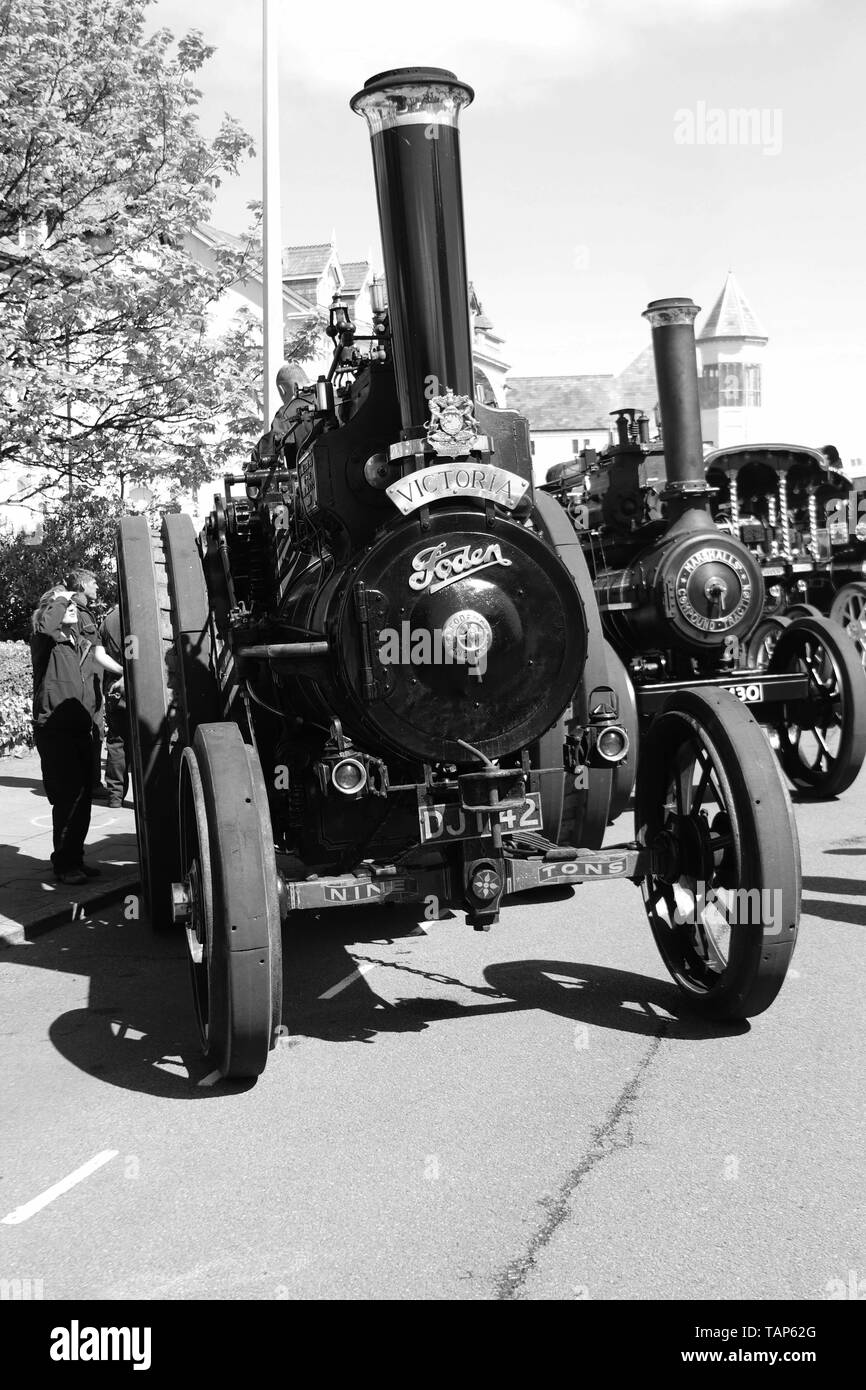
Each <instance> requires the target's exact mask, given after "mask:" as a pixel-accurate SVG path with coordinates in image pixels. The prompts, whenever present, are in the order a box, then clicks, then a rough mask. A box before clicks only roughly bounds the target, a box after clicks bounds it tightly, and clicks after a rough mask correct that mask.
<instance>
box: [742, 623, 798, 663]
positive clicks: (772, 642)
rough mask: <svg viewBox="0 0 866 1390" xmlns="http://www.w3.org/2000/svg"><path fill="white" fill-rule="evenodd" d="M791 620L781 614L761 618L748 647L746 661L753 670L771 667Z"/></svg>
mask: <svg viewBox="0 0 866 1390" xmlns="http://www.w3.org/2000/svg"><path fill="white" fill-rule="evenodd" d="M790 622H791V620H790V618H783V617H781V616H778V617H772V616H767V617H764V618H762V619H761V621H760V622H759V623H758V626H757V627H756V628H755V630H754V632H753V633H752V635H751V637H750V638H749V643H748V647H747V648H746V661H747V664H748V665H749V666H750V667H751V668H752V669H753V670H755V671H766V670H767V669H768V668H769V665H770V662H771V661H772V659H773V652H774V651H775V650H776V645H777V643H778V641H779V638H780V637H781V635H782V633H783V632H784V631H785V629H786V628H787V627H788V626H789V625H790Z"/></svg>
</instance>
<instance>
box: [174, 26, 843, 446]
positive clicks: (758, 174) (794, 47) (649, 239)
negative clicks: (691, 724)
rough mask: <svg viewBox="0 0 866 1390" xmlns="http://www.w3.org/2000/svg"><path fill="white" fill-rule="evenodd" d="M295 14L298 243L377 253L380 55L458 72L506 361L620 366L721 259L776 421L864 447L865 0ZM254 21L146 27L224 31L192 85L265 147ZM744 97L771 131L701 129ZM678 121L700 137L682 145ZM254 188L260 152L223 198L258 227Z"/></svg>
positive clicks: (209, 35) (476, 250)
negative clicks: (372, 82)
mask: <svg viewBox="0 0 866 1390" xmlns="http://www.w3.org/2000/svg"><path fill="white" fill-rule="evenodd" d="M281 10H282V36H281V50H280V84H281V89H280V99H281V163H282V172H283V238H284V242H285V243H286V244H298V243H304V242H316V241H326V240H328V238H329V237H330V235H331V231H332V229H335V230H336V236H337V246H338V249H339V252H340V254H341V256H342V257H343V258H344V259H347V260H350V259H356V258H363V257H364V256H366V255H367V253H368V251H369V250H370V249H372V251H373V257H374V260H375V261H376V263H377V265H381V256H380V252H379V246H378V240H379V234H378V225H377V219H376V209H375V200H374V190H373V177H372V166H371V160H370V151H369V144H368V136H367V129H366V124H365V123H364V122H363V121H362V120H361V119H360V118H359V117H358V116H355V115H354V114H353V113H352V112H351V111H350V110H349V106H348V101H349V97H350V96H351V95H352V94H353V92H355V91H356V90H357V89H358V88H359V87H361V86H362V85H363V83H364V80H365V79H366V78H367V77H369V76H370V75H371V74H372V73H374V72H378V71H381V70H382V69H385V68H390V67H398V66H404V65H420V64H425V65H427V64H432V65H436V66H441V67H447V68H451V69H452V70H453V71H455V72H456V73H457V75H458V76H459V77H461V78H462V79H463V80H464V81H467V82H469V83H470V85H472V86H473V87H474V88H475V93H476V96H475V102H474V104H473V105H472V106H470V107H469V108H468V109H467V110H465V111H464V113H463V116H462V118H461V120H462V144H463V176H464V197H465V204H466V212H467V241H468V250H469V266H470V274H471V276H472V279H473V280H474V282H475V285H476V289H477V290H478V293H479V295H480V297H481V299H482V301H483V303H484V307H485V310H486V311H487V313H488V314H490V316H491V318H492V320H493V323H494V327H495V328H496V330H497V332H499V333H501V334H502V335H503V337H504V338H505V340H506V345H505V346H506V355H507V357H508V359H509V361H510V362H511V364H512V372H513V374H514V375H533V374H551V375H566V374H570V373H573V372H615V371H619V370H621V369H622V367H624V366H625V365H626V364H627V362H629V361H630V360H631V358H632V357H634V356H635V355H636V354H637V353H638V352H639V351H640V349H641V348H642V347H643V346H644V345H645V344H646V343H647V342H648V341H649V337H648V334H649V330H648V328H647V326H646V324H645V322H644V321H643V320H642V319H641V317H640V313H641V310H642V309H644V308H645V306H646V304H647V302H648V301H649V300H650V299H658V298H661V297H663V296H667V295H675V294H685V295H690V296H691V297H692V298H693V299H695V300H696V301H697V302H698V303H699V304H702V305H703V307H704V308H705V309H708V308H709V307H710V306H711V304H712V302H713V301H714V300H715V298H716V296H717V295H718V292H719V290H720V289H721V286H722V283H723V281H724V277H725V274H726V272H727V270H728V269H729V267H730V268H732V269H733V270H734V272H735V274H736V276H737V279H738V281H739V283H740V285H741V286H742V289H743V290H744V292H745V294H746V296H747V297H748V298H749V299H750V301H751V303H752V305H753V307H754V309H755V311H756V312H757V314H758V316H759V318H760V319H761V320H762V321H763V323H764V325H765V327H766V330H767V332H768V334H769V337H770V343H769V347H768V349H767V356H766V366H765V370H764V384H765V407H766V408H765V415H766V419H767V425H768V430H767V433H768V435H769V434H772V435H773V436H774V437H777V438H784V439H786V440H789V441H791V442H806V443H812V444H818V445H821V444H825V443H827V442H830V441H833V442H835V443H836V444H837V445H838V447H839V448H840V451H841V453H842V456H843V458H850V457H852V456H859V457H861V458H863V459H864V460H866V423H864V416H863V407H862V404H861V400H862V395H863V383H864V381H866V342H864V336H863V325H864V323H866V313H864V308H866V306H864V291H863V274H862V261H863V246H864V225H866V193H864V188H866V182H864V169H863V150H864V145H866V139H864V136H866V130H864V125H866V121H864V115H863V86H864V79H863V61H864V53H866V5H863V4H862V3H861V0H829V3H828V0H435V3H425V4H417V3H416V4H412V3H411V0H402V3H401V0H375V3H373V4H362V3H358V0H352V3H347V0H321V3H320V4H318V5H314V4H310V3H306V4H301V3H297V0H282V4H281ZM259 15H260V5H259V4H258V3H257V0H218V3H217V2H216V0H158V3H157V4H156V5H155V6H154V9H153V10H152V12H151V24H152V26H153V27H156V26H157V25H164V26H166V27H168V28H170V29H171V30H172V31H173V32H174V33H175V34H177V35H180V34H181V33H183V32H185V31H186V30H187V29H190V28H198V29H200V30H201V31H202V32H203V34H204V35H205V38H206V39H207V41H208V42H210V43H212V44H215V45H216V47H217V52H216V54H215V55H214V57H213V58H212V59H211V60H210V62H209V63H208V65H207V66H206V68H205V69H204V70H203V72H202V73H201V74H200V76H199V85H200V87H201V90H202V94H203V100H202V107H201V112H202V123H203V126H204V129H205V131H206V133H208V134H210V133H212V132H213V130H214V129H215V128H216V125H217V124H218V122H219V119H220V117H221V115H222V113H223V111H228V112H230V113H231V114H232V115H234V116H236V117H237V118H238V119H239V120H240V121H241V122H242V123H243V124H244V125H245V127H246V128H247V129H248V130H249V131H250V132H251V133H252V134H253V135H254V136H255V138H256V141H257V144H259V146H260V136H261V53H260V44H261V31H260V18H259ZM739 108H754V109H756V110H757V111H759V112H761V113H763V114H762V120H763V133H761V132H760V131H759V132H758V139H757V141H756V142H753V143H748V144H743V143H740V142H739V141H738V142H737V143H733V142H732V141H731V139H730V138H728V140H727V141H726V143H712V144H711V143H708V142H707V139H706V137H707V136H710V138H712V135H713V133H714V132H713V129H712V127H710V126H709V125H708V124H707V122H709V121H710V120H712V117H711V114H710V113H711V112H712V111H713V110H714V109H715V110H721V111H723V112H724V113H725V116H726V117H727V112H728V111H730V110H737V109H739ZM683 112H688V113H691V116H692V117H693V122H694V136H695V140H694V143H682V139H681V138H680V139H679V140H678V139H677V138H675V137H676V136H677V134H678V133H679V135H680V137H682V135H683V134H686V135H687V134H688V122H687V119H686V118H684V117H683V115H682V113H683ZM702 112H704V113H705V115H704V116H703V117H702V115H701V113H702ZM678 113H679V114H678ZM716 119H718V118H716ZM725 125H726V130H725V133H726V134H728V135H729V136H730V134H731V132H730V131H728V130H727V121H726V122H725ZM718 129H719V127H718V126H717V127H716V130H718ZM737 133H738V132H737V130H736V128H735V129H734V131H733V135H734V136H735V137H736V136H737ZM701 134H703V135H704V137H705V139H704V141H703V142H700V139H699V136H700V135H701ZM260 180H261V160H260V159H256V160H254V161H252V162H250V163H248V164H247V165H246V167H245V169H244V172H243V174H242V176H241V177H240V178H238V179H236V180H233V181H232V182H231V183H230V184H226V185H225V186H224V188H223V189H221V190H220V194H219V197H218V201H217V204H216V206H215V210H214V214H213V220H214V221H215V222H216V223H217V225H219V226H222V227H225V228H226V229H227V230H229V231H235V232H241V231H242V230H244V228H245V227H246V225H247V222H248V218H247V214H246V210H245V209H246V203H247V201H248V200H249V199H251V198H256V197H260V196H261V184H260Z"/></svg>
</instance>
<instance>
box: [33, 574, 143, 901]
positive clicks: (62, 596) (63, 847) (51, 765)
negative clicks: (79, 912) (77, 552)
mask: <svg viewBox="0 0 866 1390" xmlns="http://www.w3.org/2000/svg"><path fill="white" fill-rule="evenodd" d="M86 602H87V600H86V597H85V595H84V594H83V593H82V594H80V595H76V594H74V593H73V592H72V591H71V590H70V589H64V588H60V587H55V588H53V589H49V590H48V591H47V593H44V594H43V595H42V598H41V599H40V600H39V606H38V608H37V609H36V611H35V612H34V614H33V634H32V636H31V638H30V651H31V656H32V659H33V724H34V739H35V743H36V747H37V750H38V752H39V758H40V762H41V764H42V781H43V785H44V787H45V795H46V796H47V797H48V800H49V802H50V803H51V808H52V821H53V827H54V853H53V854H52V856H51V863H52V865H53V867H54V875H55V877H56V878H58V879H59V880H60V882H61V883H86V881H87V879H89V878H94V877H96V876H97V875H98V874H99V870H98V869H94V868H91V867H90V866H89V865H85V863H84V841H85V840H86V838H87V832H88V830H89V828H90V809H91V788H92V766H93V736H92V727H93V716H94V712H95V709H96V698H97V697H96V680H95V676H96V673H97V670H98V669H99V668H101V669H102V670H107V671H111V672H112V673H113V674H115V675H122V674H123V668H122V667H121V666H119V665H118V663H117V662H116V661H113V660H112V658H111V657H110V656H108V655H107V654H106V652H105V649H104V648H103V647H102V645H101V643H99V642H98V641H96V642H94V641H93V640H92V637H93V634H92V633H91V632H90V630H89V629H88V631H87V632H84V631H81V630H80V625H79V608H80V607H84V606H86Z"/></svg>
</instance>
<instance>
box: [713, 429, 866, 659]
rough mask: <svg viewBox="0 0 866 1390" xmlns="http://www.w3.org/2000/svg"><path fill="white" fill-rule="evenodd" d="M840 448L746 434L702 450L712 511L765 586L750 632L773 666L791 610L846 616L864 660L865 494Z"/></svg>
mask: <svg viewBox="0 0 866 1390" xmlns="http://www.w3.org/2000/svg"><path fill="white" fill-rule="evenodd" d="M836 462H838V453H837V452H836V451H835V450H833V449H832V447H831V446H828V448H827V449H825V450H823V451H821V450H819V449H810V448H807V447H806V446H804V445H792V444H740V445H737V446H731V447H728V448H726V449H715V450H714V451H713V452H712V453H711V454H708V455H707V457H706V458H705V460H704V464H705V467H706V472H707V482H708V483H710V485H711V486H712V487H713V488H715V492H714V494H713V500H712V509H713V515H714V516H715V517H716V520H717V521H718V523H719V525H721V526H723V527H725V528H726V529H727V530H729V531H730V532H731V533H732V534H733V535H735V536H739V537H740V539H741V540H742V541H743V542H744V544H746V545H747V546H748V547H749V549H750V550H751V552H752V554H753V555H754V556H755V558H756V559H757V560H758V562H759V564H760V567H761V573H762V574H763V576H764V583H765V586H766V601H765V607H764V616H763V618H762V619H761V622H760V623H759V624H758V627H757V628H756V629H755V632H754V633H753V635H752V638H751V640H750V649H751V656H752V662H753V664H754V665H762V666H765V665H767V664H768V662H769V658H770V656H771V655H772V652H773V650H774V648H775V645H776V642H777V641H778V639H779V637H780V636H781V635H782V633H783V632H784V631H785V630H786V628H787V627H788V625H789V623H790V620H791V619H792V618H798V617H803V616H809V617H822V616H826V617H829V619H830V620H831V622H834V623H838V624H840V626H841V627H843V628H844V629H845V631H846V632H847V633H848V636H849V637H850V638H851V640H852V641H853V642H854V644H855V646H856V647H857V649H858V651H859V653H860V663H861V665H862V666H864V667H866V579H864V576H866V494H864V492H863V490H862V489H861V488H857V487H855V486H854V485H853V484H852V482H851V480H850V479H849V478H848V477H846V476H845V474H844V472H843V471H842V469H841V466H840V467H834V464H835V463H836Z"/></svg>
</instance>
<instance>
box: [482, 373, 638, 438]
mask: <svg viewBox="0 0 866 1390" xmlns="http://www.w3.org/2000/svg"><path fill="white" fill-rule="evenodd" d="M616 380H617V378H616V377H614V376H513V377H510V378H509V380H508V382H507V385H506V390H507V392H508V397H507V400H508V409H509V410H517V411H519V412H520V414H521V415H525V416H526V418H527V419H528V421H529V424H530V428H532V429H534V430H570V429H574V428H580V429H606V428H607V426H608V423H609V421H608V415H609V414H610V411H611V410H612V409H613V408H614V407H613V406H612V405H611V404H610V399H611V388H612V386H613V384H614V383H615V382H616Z"/></svg>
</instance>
